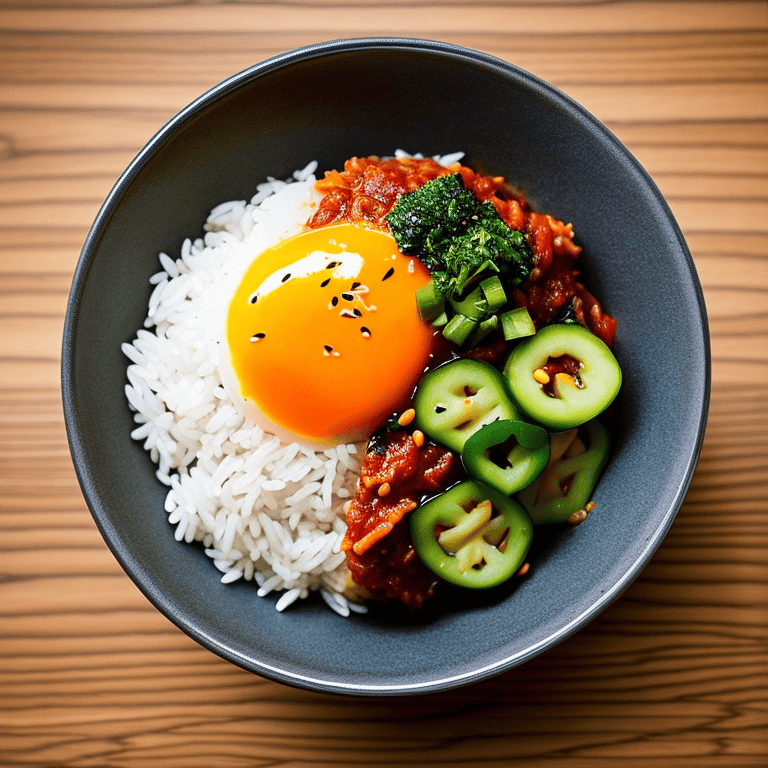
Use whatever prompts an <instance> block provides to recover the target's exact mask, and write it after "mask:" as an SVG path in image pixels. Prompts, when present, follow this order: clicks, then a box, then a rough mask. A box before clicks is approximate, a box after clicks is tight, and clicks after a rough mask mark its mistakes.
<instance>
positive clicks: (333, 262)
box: [325, 261, 339, 269]
mask: <svg viewBox="0 0 768 768" xmlns="http://www.w3.org/2000/svg"><path fill="white" fill-rule="evenodd" d="M338 266H339V262H338V261H332V262H330V263H329V264H326V265H325V268H326V269H335V268H336V267H338Z"/></svg>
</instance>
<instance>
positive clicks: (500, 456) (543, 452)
mask: <svg viewBox="0 0 768 768" xmlns="http://www.w3.org/2000/svg"><path fill="white" fill-rule="evenodd" d="M461 458H462V461H463V462H464V466H465V467H466V470H467V473H468V474H469V475H470V476H471V477H474V478H475V479H477V480H481V481H482V482H484V483H486V484H488V485H490V486H491V488H495V489H496V490H497V491H500V492H501V493H506V494H507V495H510V494H512V493H515V492H516V491H520V490H522V489H523V488H525V487H526V486H528V485H530V484H531V483H532V482H533V481H534V480H535V479H536V477H538V475H539V474H540V473H541V471H542V470H543V469H544V467H546V466H547V463H548V462H549V438H548V435H547V433H546V432H545V431H544V430H543V429H542V428H541V427H537V426H536V425H535V424H527V423H526V422H524V421H516V420H504V421H494V422H492V423H491V424H487V425H486V426H484V427H481V428H480V429H479V430H478V431H477V432H475V433H474V434H473V435H472V436H471V437H470V438H469V439H468V440H467V442H466V443H464V448H463V449H462V451H461Z"/></svg>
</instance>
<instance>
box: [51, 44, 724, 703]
mask: <svg viewBox="0 0 768 768" xmlns="http://www.w3.org/2000/svg"><path fill="white" fill-rule="evenodd" d="M396 148H403V149H405V150H407V151H409V152H422V153H424V154H436V153H447V152H452V151H455V150H463V151H464V152H465V153H466V157H465V160H464V162H465V163H467V164H469V165H472V166H473V167H474V168H476V169H477V170H480V171H485V172H488V173H492V174H501V175H504V176H505V177H507V179H509V180H510V181H511V182H512V183H514V184H515V185H517V186H519V187H520V188H522V189H523V190H524V191H525V193H526V194H527V196H528V198H529V200H530V201H531V202H532V204H533V206H534V208H535V209H536V210H541V211H545V212H549V213H552V214H553V215H554V216H556V217H558V218H562V219H564V220H566V221H571V222H573V223H574V227H575V231H576V236H577V240H578V242H579V243H580V244H581V245H582V246H583V247H584V256H583V269H584V273H585V278H586V281H587V285H588V286H589V287H590V288H591V289H592V291H593V292H594V293H595V294H597V296H598V297H600V298H601V300H602V301H603V304H604V306H605V307H606V309H607V311H608V312H610V313H611V314H613V315H614V316H616V317H617V318H618V323H619V332H618V340H617V344H616V354H617V356H618V358H619V360H620V362H621V364H622V366H623V369H624V381H625V383H624V387H623V390H622V394H621V406H622V409H623V414H624V427H623V431H622V433H621V435H620V437H619V439H618V441H617V445H616V446H615V451H614V457H613V459H612V461H611V463H610V465H609V467H608V469H607V471H606V473H605V475H604V477H603V479H602V482H601V483H600V485H599V488H598V490H597V493H596V495H595V500H596V502H597V508H596V510H595V513H594V514H593V515H592V516H591V517H590V519H589V521H588V523H587V524H585V525H582V526H580V527H578V528H576V529H574V530H571V531H568V532H567V533H564V532H562V531H559V530H558V531H554V532H547V533H546V535H545V538H546V542H545V544H546V546H543V547H541V549H540V551H539V552H538V554H537V556H536V558H535V560H534V561H533V568H532V574H531V576H529V577H528V578H526V579H522V580H519V581H517V582H516V583H515V584H513V585H512V586H509V585H508V586H506V587H502V588H499V589H497V590H494V591H492V592H490V593H485V594H482V595H480V596H479V597H478V595H477V593H473V594H470V595H466V594H461V595H459V597H458V598H456V596H455V594H452V596H451V599H450V600H445V599H444V600H442V601H440V600H438V601H437V602H436V603H435V605H434V606H433V607H432V608H431V609H429V610H427V611H425V612H424V613H423V614H422V615H406V614H403V613H401V612H399V611H397V610H391V609H381V610H374V611H372V612H371V613H370V614H368V615H367V616H356V617H352V618H350V619H343V618H341V617H339V616H337V615H335V614H333V613H332V612H331V611H329V610H328V609H327V608H326V607H325V606H324V605H323V604H322V603H321V602H320V601H319V600H317V601H314V600H310V601H306V602H304V603H302V604H298V605H294V606H293V607H292V608H291V609H289V610H288V611H286V612H285V613H282V614H278V613H277V612H276V611H275V609H274V602H275V599H274V598H269V597H268V598H264V599H262V598H259V597H257V595H256V589H255V587H254V586H253V584H233V585H226V586H225V585H222V584H220V583H219V580H218V578H217V572H216V571H215V569H214V567H213V565H212V563H211V562H210V560H209V559H208V558H207V557H206V556H205V555H204V554H203V552H202V549H201V548H198V547H196V546H188V545H182V544H179V543H177V542H176V541H175V540H174V537H173V530H172V527H171V526H170V525H169V524H168V522H167V518H166V515H165V513H164V512H163V501H164V497H165V488H164V487H163V486H161V485H160V483H159V482H158V481H157V480H156V479H155V477H154V468H153V465H152V464H151V462H150V461H149V458H148V456H147V454H146V453H145V451H144V450H143V449H142V447H141V446H140V445H139V444H136V443H134V442H133V441H132V440H131V439H130V436H129V434H130V432H131V429H132V423H133V422H132V418H131V413H130V412H129V410H128V407H127V404H126V401H125V398H124V393H123V387H124V385H125V381H126V379H125V370H126V365H127V360H126V359H125V358H124V357H123V355H122V353H121V351H120V344H121V343H122V342H124V341H130V340H132V339H133V338H134V336H135V333H136V330H137V329H138V328H140V327H141V326H142V322H143V319H144V317H145V314H146V306H147V300H148V297H149V294H150V286H149V284H148V282H147V281H148V278H149V276H150V275H151V274H152V273H154V272H155V271H157V269H158V266H157V254H158V252H159V251H166V252H168V253H170V254H177V253H178V249H179V247H180V245H181V243H182V241H183V240H184V238H186V237H188V236H191V237H195V236H198V235H199V234H201V227H202V222H203V221H204V219H205V217H206V215H207V213H208V211H209V210H210V209H211V208H212V207H213V206H214V205H216V204H218V203H219V202H222V201H225V200H229V199H233V198H238V199H247V198H250V196H251V195H252V194H253V193H254V189H255V185H256V184H257V183H258V182H260V181H262V180H263V179H264V178H265V177H266V176H268V175H271V176H275V177H277V178H285V177H288V176H289V175H290V174H291V172H292V171H293V170H294V169H296V168H301V167H303V166H304V165H305V164H306V163H307V162H309V161H310V160H313V159H316V160H318V161H319V166H320V170H321V171H322V170H324V169H331V168H340V167H341V165H342V164H343V162H344V160H345V159H346V158H347V157H350V156H352V155H368V154H379V155H381V154H390V153H392V152H393V151H394V150H395V149H396ZM708 366H709V360H708V346H707V333H706V319H705V315H704V307H703V302H702V297H701V291H700V288H699V284H698V281H697V278H696V275H695V271H694V269H693V265H692V262H691V260H690V256H689V255H688V253H687V250H686V248H685V245H684V243H683V241H682V238H681V236H680V233H679V231H678V229H677V226H676V225H675V223H674V220H673V219H672V217H671V215H670V213H669V211H668V209H667V207H666V205H665V204H664V202H663V200H662V199H661V196H660V195H659V193H658V191H657V190H656V188H655V187H654V186H653V184H652V183H651V182H650V180H649V179H648V177H647V176H646V174H645V173H644V172H643V171H642V169H640V168H639V166H638V165H637V163H636V162H635V161H634V160H633V159H632V158H631V156H630V155H629V154H628V152H627V151H626V150H625V149H624V148H623V147H622V146H621V145H620V144H619V143H618V142H617V141H616V140H615V139H614V138H613V137H612V135H611V134H609V133H608V132H607V131H606V130H605V129H604V128H603V127H602V126H601V125H600V124H599V123H597V122H596V121H595V120H594V119H593V118H591V117H590V116H589V115H587V114H586V113H585V112H584V111H583V110H582V109H580V108H579V107H577V106H576V105H574V104H573V103H572V102H570V101H569V100H568V99H566V98H565V97H564V96H562V95H561V94H559V93H558V92H557V91H555V90H554V89H552V88H550V87H548V86H546V85H545V84H543V83H541V82H540V81H538V80H536V79H535V78H533V77H531V76H530V75H528V74H526V73H524V72H521V71H519V70H516V69H514V68H512V67H509V66H507V65H504V64H502V63H501V62H498V61H496V60H494V59H491V58H489V57H487V56H484V55H481V54H477V53H474V52H471V51H465V50H461V49H456V48H453V47H451V46H447V45H442V44H429V43H423V42H416V41H386V40H384V41H381V40H380V41H362V40H360V41H352V42H347V43H335V44H328V45H324V46H317V47H314V48H310V49H308V50H304V51H301V52H294V53H291V54H288V55H285V56H283V57H278V58H277V59H275V60H271V61H269V62H266V63H264V64H261V65H259V66H257V67H255V68H253V69H252V70H249V71H248V72H246V73H241V74H240V75H238V76H236V77H234V78H232V79H231V80H229V81H227V82H226V83H224V84H222V85H221V86H219V87H217V88H216V89H214V90H213V91H212V92H211V93H209V94H208V95H206V97H204V98H203V99H201V100H199V101H198V102H196V103H195V104H193V105H191V107H190V108H188V109H187V110H185V111H184V112H183V113H181V115H180V116H178V117H177V118H175V119H174V121H172V122H171V124H169V126H166V128H165V129H163V130H162V131H161V132H160V133H159V134H158V136H156V137H155V138H154V139H153V141H152V142H150V144H149V145H148V147H147V148H145V150H144V151H143V152H142V154H141V155H139V157H138V158H137V160H136V161H135V162H134V164H133V165H132V166H131V167H130V168H129V170H128V171H127V172H126V174H125V175H124V176H123V177H122V178H121V180H120V181H119V182H118V184H117V186H116V187H115V189H114V190H113V192H112V194H111V195H110V197H109V199H108V200H107V202H106V204H105V206H104V208H103V209H102V211H101V213H100V214H99V217H98V219H97V221H96V223H95V224H94V227H93V230H92V232H91V234H90V236H89V239H88V241H87V243H86V246H85V248H84V251H83V255H82V257H81V261H80V263H79V265H78V269H77V272H76V276H75V281H74V284H73V290H72V296H71V299H70V306H69V311H68V315H67V323H66V328H65V339H64V362H63V380H64V387H63V389H64V403H65V414H66V418H67V424H68V431H69V437H70V442H71V446H72V451H73V456H74V459H75V463H76V467H77V470H78V475H79V477H80V480H81V484H82V487H83V490H84V493H85V496H86V499H87V501H88V504H89V506H90V508H91V510H92V512H93V514H94V517H95V519H96V522H97V524H98V525H99V527H100V529H101V531H102V533H103V534H104V536H105V538H106V540H107V542H108V544H109V546H110V547H111V548H112V550H113V551H114V553H115V554H116V556H117V557H118V559H119V560H120V562H121V563H122V565H123V566H124V567H125V569H126V570H127V572H128V573H129V574H130V575H131V577H132V578H133V579H134V580H135V581H136V582H137V584H138V585H139V586H140V588H141V589H142V590H143V591H144V592H145V593H146V594H147V595H148V597H149V598H150V599H151V600H152V601H153V602H154V603H155V604H156V605H157V606H158V608H159V609H160V610H161V611H163V612H164V613H165V614H166V615H167V616H168V617H169V618H171V619H172V620H173V621H174V622H175V623H177V624H178V625H179V626H180V627H182V628H183V629H184V630H185V631H186V632H188V633H189V634H190V635H191V636H192V637H194V638H195V639H197V640H198V641H200V642H202V643H203V644H204V645H206V646H207V647H209V648H211V649H212V650H214V651H215V652H217V653H219V654H221V655H222V656H224V657H225V658H228V659H230V660H231V661H234V662H235V663H237V664H240V665H242V666H244V667H246V668H248V669H251V670H253V671H255V672H258V673H260V674H263V675H265V676H267V677H271V678H274V679H278V680H281V681H283V682H287V683H291V684H295V685H300V686H305V687H309V688H315V689H321V690H329V691H340V692H343V691H348V692H354V693H399V692H415V691H427V690H435V689H440V688H446V687H450V686H452V685H456V684H461V683H467V682H471V681H473V680H477V679H480V678H482V677H485V676H488V675H490V674H493V673H495V672H498V671H501V670H503V669H506V668H509V667H511V666H514V665H515V664H518V663H521V662H523V661H524V660H526V659H528V658H530V657H531V656H533V655H535V654H537V653H539V652H541V651H542V650H544V649H546V648H548V647H550V646H551V645H553V644H554V643H556V642H558V641H559V640H562V639H563V638H564V637H567V636H568V635H569V634H570V633H572V632H573V631H575V630H576V629H578V628H579V627H580V626H581V625H583V624H584V623H585V622H586V621H587V620H588V619H589V618H591V617H592V616H594V615H595V614H596V613H597V612H598V611H599V610H600V609H602V608H603V607H604V606H605V605H607V604H608V603H609V602H610V600H612V599H613V598H615V597H616V596H617V595H618V594H619V593H620V592H621V590H622V589H624V588H625V587H626V586H627V585H628V584H629V582H630V581H631V580H632V578H634V576H635V575H637V573H638V571H639V570H640V568H641V567H642V565H644V563H645V562H646V561H647V559H648V558H649V557H650V555H651V554H652V552H653V551H654V550H655V548H656V547H657V546H658V543H659V542H660V541H661V538H662V537H663V535H664V533H665V532H666V530H667V529H668V527H669V525H670V524H671V522H672V519H673V518H674V515H675V513H676V512H677V509H678V507H679V504H680V502H681V500H682V496H683V495H684V493H685V490H686V489H687V486H688V482H689V480H690V476H691V474H692V471H693V467H694V465H695V461H696V458H697V456H698V451H699V448H700V443H701V437H702V434H703V427H704V419H705V413H706V405H707V398H708V387H709V367H708ZM671 371H674V373H675V375H674V377H671V376H670V375H669V374H670V372H671Z"/></svg>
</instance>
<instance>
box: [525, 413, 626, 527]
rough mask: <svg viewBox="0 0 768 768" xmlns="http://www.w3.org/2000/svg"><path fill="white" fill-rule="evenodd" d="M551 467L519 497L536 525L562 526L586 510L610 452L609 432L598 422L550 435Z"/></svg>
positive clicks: (593, 421)
mask: <svg viewBox="0 0 768 768" xmlns="http://www.w3.org/2000/svg"><path fill="white" fill-rule="evenodd" d="M550 441H551V444H552V458H551V459H550V463H549V466H548V467H547V468H546V469H545V470H544V471H543V472H542V473H541V474H540V475H539V476H538V477H537V478H536V479H535V480H534V481H533V482H532V483H531V484H530V485H529V486H528V487H527V488H525V489H524V490H522V491H520V493H518V494H517V499H518V501H519V502H520V503H521V504H522V505H523V506H524V507H525V509H526V510H527V511H528V514H529V515H530V516H531V520H533V522H534V523H535V524H536V525H540V524H545V523H563V522H565V521H566V520H567V519H568V518H569V517H570V516H571V515H572V514H573V513H574V512H578V511H579V510H580V509H584V507H585V506H586V504H587V502H589V500H590V497H591V495H592V493H593V491H594V490H595V486H596V485H597V481H598V480H599V479H600V473H601V472H602V471H603V469H604V468H605V465H606V463H607V461H608V453H609V452H610V447H611V446H610V440H609V437H608V430H607V429H606V428H605V427H604V426H603V425H602V424H601V423H600V422H599V421H597V420H595V419H593V420H592V421H590V422H588V423H587V424H584V425H583V426H581V427H579V428H578V429H574V430H572V433H571V434H564V433H559V434H554V435H551V437H550Z"/></svg>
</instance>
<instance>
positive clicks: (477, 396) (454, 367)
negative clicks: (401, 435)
mask: <svg viewBox="0 0 768 768" xmlns="http://www.w3.org/2000/svg"><path fill="white" fill-rule="evenodd" d="M413 405H414V408H415V409H416V426H417V427H418V428H419V429H420V430H421V431H422V432H424V433H425V434H426V435H428V436H429V437H431V438H432V439H433V440H434V441H435V442H437V443H440V444H441V445H444V446H445V447H446V448H450V449H451V450H452V451H456V452H457V453H461V449H462V448H463V447H464V443H465V442H466V441H467V438H468V437H469V436H470V435H473V434H474V433H475V432H477V430H478V429H480V428H481V427H483V426H485V425H486V424H490V423H491V422H492V421H496V420H498V419H517V411H516V410H515V406H514V405H513V404H512V401H511V399H510V397H509V394H508V393H507V389H506V384H505V383H504V377H503V376H502V375H501V373H499V371H497V370H496V368H494V367H493V366H492V365H490V364H488V363H483V362H480V361H479V360H469V359H461V360H452V361H451V362H449V363H445V364H444V365H441V366H439V367H438V368H435V369H434V370H432V371H430V372H429V373H427V374H426V375H425V376H424V378H423V379H422V381H421V384H420V385H419V388H418V391H417V392H416V397H415V398H414V403H413Z"/></svg>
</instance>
